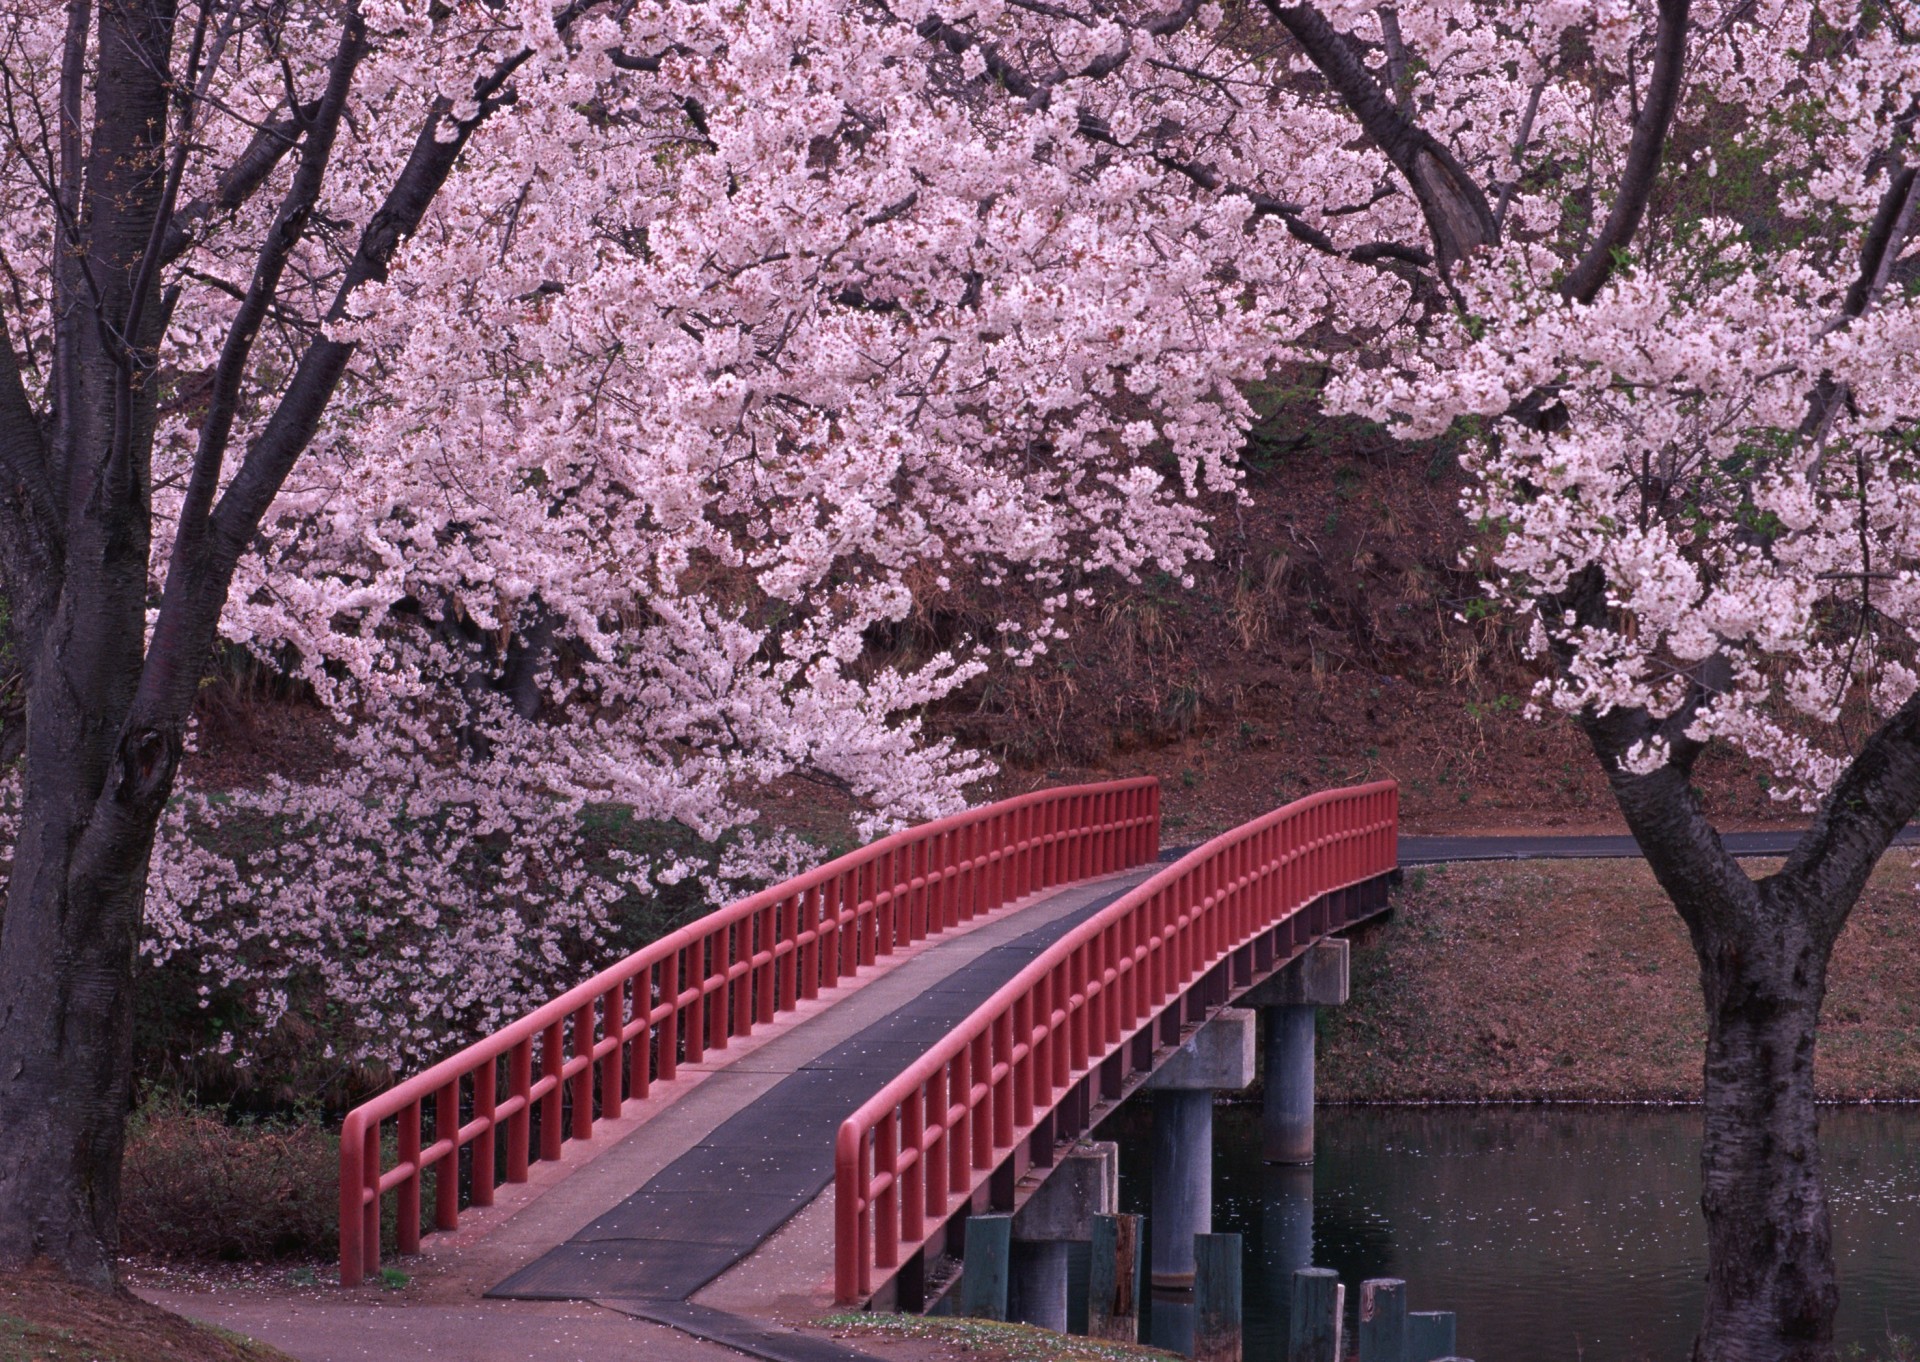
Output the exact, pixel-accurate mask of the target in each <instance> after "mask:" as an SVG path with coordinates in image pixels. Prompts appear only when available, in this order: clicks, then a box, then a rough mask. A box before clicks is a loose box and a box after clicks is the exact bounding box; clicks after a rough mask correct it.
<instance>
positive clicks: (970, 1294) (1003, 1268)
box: [960, 1215, 1013, 1320]
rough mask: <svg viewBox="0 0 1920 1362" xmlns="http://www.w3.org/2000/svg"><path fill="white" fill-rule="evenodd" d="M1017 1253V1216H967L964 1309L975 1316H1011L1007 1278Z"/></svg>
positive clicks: (962, 1277)
mask: <svg viewBox="0 0 1920 1362" xmlns="http://www.w3.org/2000/svg"><path fill="white" fill-rule="evenodd" d="M1012 1256H1013V1217H1012V1216H1010V1215H974V1216H969V1217H967V1246H966V1250H965V1254H964V1256H963V1257H962V1258H961V1268H960V1313H961V1314H963V1315H966V1316H968V1317H969V1318H972V1319H1000V1320H1003V1319H1005V1318H1006V1317H1007V1280H1008V1272H1009V1262H1010V1260H1011V1259H1012Z"/></svg>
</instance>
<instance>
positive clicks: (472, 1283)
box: [142, 866, 1157, 1362]
mask: <svg viewBox="0 0 1920 1362" xmlns="http://www.w3.org/2000/svg"><path fill="white" fill-rule="evenodd" d="M1155 869H1157V867H1156V866H1143V867H1140V868H1139V869H1136V870H1133V871H1129V872H1126V873H1124V874H1120V875H1111V876H1106V877H1104V878H1102V879H1098V880H1092V881H1087V882H1084V883H1082V884H1078V885H1073V886H1069V887H1067V888H1065V889H1061V890H1058V891H1055V892H1052V893H1050V894H1047V895H1044V896H1039V897H1037V898H1036V899H1034V900H1033V901H1030V902H1028V903H1025V904H1022V905H1016V906H1014V907H1011V908H1007V909H1002V910H1001V911H1000V912H998V913H995V914H993V915H991V916H989V917H987V918H984V919H981V920H979V921H978V922H976V923H973V924H970V925H968V926H966V927H963V928H961V929H957V930H955V931H950V932H946V933H943V934H942V935H940V936H938V937H935V938H933V939H931V940H928V941H922V942H918V943H915V944H914V945H913V946H911V947H909V948H907V949H905V950H903V951H901V952H899V953H898V954H897V955H895V956H893V957H890V958H887V959H883V960H882V961H881V963H880V965H879V967H877V968H870V969H868V970H863V971H861V974H860V975H859V976H856V978H855V979H853V980H852V981H850V982H849V983H846V984H843V985H841V986H840V987H837V988H834V989H831V990H827V991H825V992H823V994H822V996H821V997H820V999H819V1000H818V1001H816V1002H812V1003H807V1004H803V1005H802V1007H801V1009H800V1010H799V1011H798V1012H796V1013H795V1014H792V1015H791V1016H790V1017H783V1018H782V1019H781V1020H779V1021H777V1022H776V1023H774V1024H773V1025H771V1026H767V1027H761V1028H756V1030H755V1032H754V1034H753V1035H751V1036H748V1037H744V1038H740V1037H736V1038H735V1039H734V1041H733V1043H732V1044H731V1046H730V1047H729V1049H728V1050H726V1051H723V1052H719V1053H710V1054H709V1055H708V1057H707V1058H706V1060H704V1061H703V1062H702V1063H700V1064H698V1065H682V1066H681V1073H682V1078H681V1079H678V1080H675V1081H674V1082H673V1083H663V1084H656V1086H655V1089H654V1091H655V1097H654V1098H652V1099H650V1100H649V1101H647V1102H645V1103H637V1104H635V1107H634V1110H636V1111H637V1112H638V1113H639V1114H638V1115H636V1116H634V1117H629V1118H623V1119H622V1120H621V1121H620V1122H618V1123H613V1124H614V1127H615V1128H614V1129H611V1130H609V1129H608V1128H607V1126H606V1125H602V1126H601V1127H598V1128H597V1129H596V1138H595V1139H594V1140H593V1141H591V1142H589V1143H588V1144H587V1145H585V1146H584V1147H582V1146H574V1145H570V1146H569V1147H568V1153H567V1157H566V1158H565V1159H563V1160H561V1161H560V1162H558V1163H554V1164H535V1165H534V1174H535V1177H534V1182H533V1184H532V1185H531V1186H529V1187H525V1188H511V1187H503V1188H501V1189H500V1196H501V1200H502V1204H501V1205H500V1206H498V1207H495V1208H493V1209H491V1210H488V1211H469V1212H464V1213H463V1214H462V1217H461V1222H462V1223H461V1228H460V1230H458V1231H456V1232H454V1233H452V1234H436V1235H430V1236H428V1237H427V1239H426V1240H425V1241H424V1243H423V1248H424V1250H425V1251H424V1252H423V1254H422V1255H421V1256H420V1257H418V1258H413V1259H407V1260H405V1261H404V1262H402V1263H401V1264H400V1265H399V1266H400V1267H401V1268H402V1270H404V1271H406V1272H408V1273H409V1274H411V1275H412V1276H413V1277H414V1282H413V1284H412V1285H410V1286H409V1287H407V1288H406V1289H405V1290H404V1291H401V1292H396V1293H393V1294H392V1295H390V1296H383V1295H382V1294H381V1293H379V1292H378V1290H377V1288H373V1287H365V1288H361V1289H359V1290H357V1291H355V1292H352V1293H339V1292H332V1293H305V1294H293V1293H280V1294H277V1295H275V1294H272V1293H251V1294H249V1293H235V1294H232V1295H228V1294H218V1295H215V1294H202V1293H199V1292H180V1291H169V1290H147V1291H143V1293H142V1294H144V1295H147V1296H148V1297H149V1298H150V1299H153V1300H155V1301H156V1302H157V1303H159V1304H162V1305H164V1306H165V1307H166V1308H168V1309H171V1310H175V1311H178V1312H179V1313H182V1314H186V1315H191V1316H193V1317H194V1318H197V1319H202V1320H206V1321H208V1322H211V1323H216V1324H220V1325H223V1326H225V1327H227V1328H231V1329H238V1330H240V1331H242V1332H245V1333H248V1334H250V1335H252V1336H253V1337H255V1338H259V1339H261V1340H262V1341H264V1342H267V1343H271V1344H273V1345H274V1346H276V1347H278V1348H281V1349H282V1350H284V1351H286V1352H289V1353H291V1354H292V1355H293V1356H294V1357H296V1358H298V1359H300V1360H301V1362H348V1359H360V1358H376V1359H377V1358H396V1359H397V1358H416V1357H417V1358H423V1359H431V1360H432V1362H441V1360H442V1359H445V1360H446V1362H494V1359H496V1358H498V1359H502V1362H505V1359H518V1358H523V1357H536V1358H540V1359H542V1362H546V1359H550V1358H551V1359H573V1358H577V1359H579V1362H598V1359H601V1358H621V1359H628V1358H641V1359H645V1360H646V1362H655V1359H658V1362H709V1360H712V1362H719V1360H720V1359H726V1358H734V1359H737V1358H738V1357H739V1356H740V1355H741V1354H742V1353H746V1354H749V1355H752V1356H756V1357H760V1358H764V1359H772V1360H773V1362H862V1359H863V1358H867V1357H868V1356H869V1354H868V1353H865V1352H861V1351H856V1350H854V1349H852V1348H849V1347H847V1346H846V1345H844V1344H840V1343H837V1342H835V1341H834V1340H832V1339H831V1338H828V1337H826V1336H824V1335H823V1334H821V1333H820V1332H819V1331H817V1330H814V1331H806V1330H804V1327H803V1326H804V1325H805V1323H806V1322H807V1321H809V1320H811V1319H813V1318H815V1317H817V1316H818V1315H820V1314H821V1313H823V1312H824V1311H825V1310H827V1309H828V1308H830V1306H831V1303H832V1294H833V1293H832V1253H831V1247H830V1245H831V1222H832V1215H831V1211H832V1198H831V1197H830V1196H821V1195H819V1194H820V1193H821V1192H822V1191H824V1190H825V1189H826V1188H827V1186H828V1185H829V1184H830V1182H831V1180H832V1175H833V1140H834V1133H835V1131H836V1130H837V1128H838V1126H839V1123H840V1121H841V1120H842V1119H843V1118H844V1117H845V1116H847V1115H849V1114H851V1112H852V1111H853V1110H854V1109H855V1108H856V1107H858V1106H859V1105H860V1104H861V1103H862V1102H864V1101H865V1100H866V1099H867V1098H868V1097H869V1096H871V1095H872V1094H873V1092H875V1091H876V1090H877V1089H878V1088H879V1087H880V1086H882V1085H883V1084H884V1083H885V1082H886V1081H887V1080H888V1079H890V1078H892V1077H893V1075H894V1074H896V1073H898V1072H899V1071H900V1069H901V1068H903V1067H904V1066H905V1065H906V1064H907V1063H909V1062H911V1060H912V1059H913V1058H915V1057H917V1056H918V1055H919V1054H922V1053H924V1052H925V1050H926V1048H927V1047H929V1046H931V1045H932V1044H933V1042H934V1040H935V1039H937V1038H938V1036H939V1035H940V1034H941V1033H942V1029H943V1028H944V1027H945V1026H946V1025H949V1024H951V1023H952V1022H953V1021H954V1020H956V1019H957V1018H959V1017H962V1016H965V1015H966V1014H967V1013H969V1012H971V1011H972V1010H973V1009H974V1008H975V1007H976V1006H978V1004H979V1003H980V1002H983V1001H985V999H986V998H987V997H989V996H990V995H991V994H992V993H993V992H994V991H995V990H996V989H997V988H999V986H1000V985H1001V984H1002V983H1004V982H1005V981H1006V980H1007V979H1009V978H1011V977H1012V976H1013V975H1014V974H1016V973H1018V972H1019V970H1020V969H1021V968H1022V967H1024V966H1025V965H1026V963H1027V962H1028V961H1029V960H1031V959H1033V958H1034V956H1036V955H1038V954H1039V953H1040V952H1041V951H1042V950H1044V949H1045V948H1046V947H1047V946H1048V945H1049V944H1051V943H1052V942H1053V941H1054V940H1057V939H1058V938H1059V937H1060V936H1061V935H1063V934H1064V933H1065V932H1066V931H1067V930H1068V929H1069V928H1071V927H1072V926H1073V924H1074V923H1076V922H1079V921H1081V920H1083V919H1084V918H1086V917H1088V916H1089V915H1091V914H1093V913H1095V912H1098V911H1099V910H1100V909H1101V908H1102V907H1104V906H1106V905H1107V904H1108V903H1111V902H1112V901H1113V900H1114V899H1115V898H1117V897H1118V896H1119V895H1120V894H1121V893H1124V892H1125V891H1126V890H1127V889H1129V888H1131V887H1132V886H1133V885H1135V884H1137V883H1139V882H1140V881H1141V880H1143V879H1145V878H1147V876H1148V875H1150V874H1151V873H1152V872H1153V871H1154V870H1155ZM603 1132H604V1133H603ZM749 1179H751V1181H750V1182H749V1181H748V1180H749ZM715 1193H725V1194H726V1196H725V1200H724V1202H721V1201H720V1200H719V1199H718V1198H716V1196H715ZM770 1238H771V1239H773V1242H772V1243H771V1244H769V1243H768V1242H767V1241H768V1240H769V1239H770ZM556 1245H557V1246H558V1247H556ZM763 1245H764V1246H765V1247H764V1249H762V1246H763ZM756 1249H762V1251H760V1252H756V1251H755V1250H756ZM716 1278H717V1279H718V1280H716ZM703 1287H705V1288H706V1290H705V1291H701V1288H703ZM489 1288H494V1289H492V1290H489ZM696 1291H701V1299H700V1300H698V1301H690V1300H688V1299H687V1298H688V1297H689V1296H691V1295H693V1294H694V1293H695V1292H696ZM483 1295H486V1296H491V1297H494V1299H481V1297H482V1296H483ZM503 1297H504V1298H503ZM748 1313H750V1314H751V1316H752V1317H751V1318H749V1317H748ZM785 1325H793V1326H802V1327H801V1328H800V1329H799V1330H798V1331H796V1329H795V1328H787V1327H783V1326H785ZM876 1346H878V1345H876V1344H874V1343H873V1342H871V1341H863V1343H862V1348H863V1349H873V1348H875V1347H876ZM903 1346H904V1345H903ZM885 1351H886V1352H887V1353H889V1354H895V1355H902V1356H904V1355H905V1354H904V1353H903V1352H902V1348H901V1347H894V1346H889V1347H887V1348H886V1349H885Z"/></svg>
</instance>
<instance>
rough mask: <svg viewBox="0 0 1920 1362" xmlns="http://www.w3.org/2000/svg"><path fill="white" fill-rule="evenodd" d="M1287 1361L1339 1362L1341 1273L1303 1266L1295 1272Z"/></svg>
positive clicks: (1288, 1327) (1288, 1322)
mask: <svg viewBox="0 0 1920 1362" xmlns="http://www.w3.org/2000/svg"><path fill="white" fill-rule="evenodd" d="M1292 1306H1293V1308H1292V1309H1291V1310H1290V1311H1289V1312H1288V1315H1287V1362H1339V1357H1338V1355H1337V1351H1336V1350H1337V1349H1338V1347H1339V1328H1340V1274H1339V1273H1337V1272H1335V1271H1333V1270H1332V1269H1331V1268H1324V1267H1303V1268H1301V1269H1300V1270H1299V1271H1298V1272H1296V1273H1294V1274H1293V1299H1292Z"/></svg>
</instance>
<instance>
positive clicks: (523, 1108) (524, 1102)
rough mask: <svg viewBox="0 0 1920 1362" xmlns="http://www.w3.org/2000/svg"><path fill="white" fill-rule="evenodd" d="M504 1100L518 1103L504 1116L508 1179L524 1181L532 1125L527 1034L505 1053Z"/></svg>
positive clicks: (530, 1048) (530, 1054)
mask: <svg viewBox="0 0 1920 1362" xmlns="http://www.w3.org/2000/svg"><path fill="white" fill-rule="evenodd" d="M507 1100H508V1101H510V1102H515V1103H517V1104H518V1105H517V1106H516V1107H515V1108H514V1111H513V1114H512V1115H511V1116H509V1117H507V1181H508V1182H525V1181H526V1180H527V1164H528V1163H529V1162H531V1159H530V1157H529V1149H528V1144H529V1135H528V1132H529V1131H530V1130H531V1128H532V1125H533V1037H532V1036H526V1037H524V1038H522V1039H521V1041H520V1043H519V1044H518V1045H515V1046H514V1047H513V1049H512V1050H510V1051H509V1052H508V1053H507Z"/></svg>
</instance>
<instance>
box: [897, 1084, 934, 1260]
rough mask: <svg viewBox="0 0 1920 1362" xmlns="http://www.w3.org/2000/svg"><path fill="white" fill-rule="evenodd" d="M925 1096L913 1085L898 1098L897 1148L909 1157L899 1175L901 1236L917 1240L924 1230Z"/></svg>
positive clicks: (903, 1239) (928, 1180) (905, 1240)
mask: <svg viewBox="0 0 1920 1362" xmlns="http://www.w3.org/2000/svg"><path fill="white" fill-rule="evenodd" d="M926 1107H927V1097H926V1089H925V1088H924V1087H920V1088H915V1089H913V1090H912V1091H911V1092H909V1093H908V1094H907V1095H906V1096H905V1097H904V1098H902V1099H901V1101H900V1150H901V1154H902V1156H903V1161H905V1160H909V1159H910V1160H911V1162H909V1163H907V1166H906V1168H905V1169H904V1170H903V1171H902V1172H901V1175H900V1239H901V1242H902V1243H907V1244H917V1243H919V1242H920V1241H921V1240H922V1239H924V1238H926V1234H927V1189H928V1185H929V1184H930V1183H931V1182H932V1179H931V1178H929V1177H928V1176H927V1157H926V1149H925V1146H926V1138H927V1110H926Z"/></svg>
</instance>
